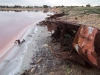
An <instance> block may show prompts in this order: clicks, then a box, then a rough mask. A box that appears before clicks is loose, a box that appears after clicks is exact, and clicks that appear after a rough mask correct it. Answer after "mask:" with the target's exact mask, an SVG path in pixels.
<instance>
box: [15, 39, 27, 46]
mask: <svg viewBox="0 0 100 75" xmlns="http://www.w3.org/2000/svg"><path fill="white" fill-rule="evenodd" d="M24 42H25V39H23V40H22V41H20V40H19V39H18V40H15V42H14V43H17V44H18V45H20V44H22V43H24Z"/></svg>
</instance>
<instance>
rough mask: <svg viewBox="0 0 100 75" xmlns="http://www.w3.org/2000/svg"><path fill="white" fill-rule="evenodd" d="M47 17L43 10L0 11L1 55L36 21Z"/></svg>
mask: <svg viewBox="0 0 100 75" xmlns="http://www.w3.org/2000/svg"><path fill="white" fill-rule="evenodd" d="M45 17H46V14H44V13H42V12H30V13H28V12H21V13H15V12H0V55H1V54H2V53H3V52H4V51H5V50H6V49H7V48H8V47H9V46H10V45H11V44H12V43H14V41H15V40H16V39H18V37H19V36H20V35H21V34H22V33H23V32H24V31H25V30H26V29H27V28H28V27H30V26H31V25H32V24H34V23H35V22H36V21H38V20H40V19H43V18H45Z"/></svg>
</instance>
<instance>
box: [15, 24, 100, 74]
mask: <svg viewBox="0 0 100 75" xmlns="http://www.w3.org/2000/svg"><path fill="white" fill-rule="evenodd" d="M37 29H38V31H37V34H36V35H35V36H34V37H32V38H33V39H32V42H31V43H30V44H29V46H28V52H27V53H26V56H25V57H24V60H23V61H24V62H23V64H22V70H21V72H19V73H18V74H16V75H32V74H33V75H67V74H68V75H99V74H100V72H99V71H97V70H96V69H94V68H85V67H83V66H82V65H79V64H77V63H75V62H70V61H68V60H64V59H62V58H57V57H56V56H55V55H54V54H52V53H51V51H50V49H49V48H48V46H49V45H50V42H51V37H50V36H51V33H50V32H48V31H47V27H46V26H43V27H41V26H37ZM53 49H54V50H55V52H59V43H55V44H53ZM29 60H30V61H31V62H29V63H27V61H29ZM23 72H24V73H23Z"/></svg>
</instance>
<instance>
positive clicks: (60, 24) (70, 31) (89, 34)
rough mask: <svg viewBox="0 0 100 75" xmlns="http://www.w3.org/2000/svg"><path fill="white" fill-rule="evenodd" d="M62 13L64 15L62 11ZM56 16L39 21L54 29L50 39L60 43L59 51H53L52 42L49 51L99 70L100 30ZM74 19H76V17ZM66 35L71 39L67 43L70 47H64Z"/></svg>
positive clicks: (49, 29) (66, 39) (66, 40)
mask: <svg viewBox="0 0 100 75" xmlns="http://www.w3.org/2000/svg"><path fill="white" fill-rule="evenodd" d="M62 14H63V15H64V13H62ZM57 17H59V15H57V14H54V15H52V16H50V17H48V18H46V20H45V21H42V22H40V25H46V26H47V28H48V31H50V32H52V31H54V33H53V34H51V37H52V40H56V41H55V42H59V43H60V49H59V50H60V52H54V51H53V46H52V44H51V46H49V49H50V51H51V53H53V54H54V55H55V56H57V57H61V58H63V59H68V60H70V61H75V62H77V63H79V64H81V65H83V66H85V67H95V68H97V69H98V70H100V64H99V63H100V60H99V59H100V58H99V56H100V50H99V49H100V44H99V43H100V41H99V38H100V30H98V29H97V28H96V27H87V26H84V25H81V24H75V23H69V22H66V21H63V20H60V19H59V20H58V19H57ZM75 19H76V20H77V18H75ZM68 37H70V39H72V41H71V42H70V43H69V44H70V47H71V48H70V49H66V46H68V44H67V42H69V41H68ZM73 40H74V41H73ZM52 43H53V42H52ZM72 44H73V45H72ZM88 44H89V45H88Z"/></svg>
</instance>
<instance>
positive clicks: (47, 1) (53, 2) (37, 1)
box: [0, 0, 100, 6]
mask: <svg viewBox="0 0 100 75" xmlns="http://www.w3.org/2000/svg"><path fill="white" fill-rule="evenodd" d="M88 3H89V4H91V5H100V0H0V5H22V6H27V5H32V6H42V5H50V6H58V5H65V6H71V5H79V6H80V5H86V4H88Z"/></svg>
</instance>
